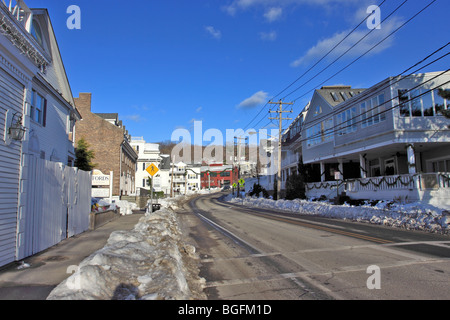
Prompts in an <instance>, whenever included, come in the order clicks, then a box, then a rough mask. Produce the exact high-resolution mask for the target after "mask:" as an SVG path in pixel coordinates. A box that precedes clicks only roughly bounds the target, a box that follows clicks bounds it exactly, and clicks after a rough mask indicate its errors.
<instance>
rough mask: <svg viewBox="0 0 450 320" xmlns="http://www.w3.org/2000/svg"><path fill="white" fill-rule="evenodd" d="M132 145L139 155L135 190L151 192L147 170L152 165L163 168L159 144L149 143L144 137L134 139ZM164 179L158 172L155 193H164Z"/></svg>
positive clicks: (154, 185) (154, 180)
mask: <svg viewBox="0 0 450 320" xmlns="http://www.w3.org/2000/svg"><path fill="white" fill-rule="evenodd" d="M130 145H131V147H133V149H134V151H135V152H136V153H137V155H138V159H137V162H136V178H135V190H136V191H137V190H138V189H145V190H147V191H150V185H149V184H148V178H149V177H150V174H149V173H148V172H147V168H148V166H150V165H151V164H152V163H153V164H155V165H156V166H157V167H158V168H160V167H161V161H162V157H161V156H160V152H159V144H156V143H147V142H145V140H144V137H132V138H131V141H130ZM160 171H161V170H160ZM162 177H163V175H162V174H161V172H158V173H156V174H155V175H154V176H153V189H154V191H157V192H158V191H163V183H164V182H163V181H162Z"/></svg>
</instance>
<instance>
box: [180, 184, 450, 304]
mask: <svg viewBox="0 0 450 320" xmlns="http://www.w3.org/2000/svg"><path fill="white" fill-rule="evenodd" d="M221 196H223V194H221V193H218V194H212V195H207V196H202V197H199V198H196V199H194V200H193V201H191V202H190V203H186V204H185V205H184V207H183V210H182V211H180V214H179V217H180V218H181V221H182V225H183V228H186V230H185V231H186V232H187V234H189V239H190V241H192V242H193V244H194V245H195V246H196V247H197V252H198V254H199V256H200V259H201V261H200V263H201V274H200V276H202V277H203V278H205V279H206V289H205V292H206V294H207V295H208V298H209V299H212V300H228V299H239V300H266V299H270V300H297V299H300V300H328V299H338V300H354V299H369V300H372V299H383V300H397V299H407V300H411V299H426V300H427V299H430V300H439V299H449V298H450V283H449V282H450V236H447V235H437V234H431V233H426V232H422V231H407V230H401V229H397V228H391V227H384V226H378V225H371V224H367V223H358V222H349V221H343V220H337V219H326V218H320V217H311V216H305V215H295V214H289V213H284V212H281V211H274V210H262V209H252V208H247V207H244V206H240V205H235V204H231V203H229V202H223V201H221V200H220V197H221Z"/></svg>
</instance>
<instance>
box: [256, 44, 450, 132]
mask: <svg viewBox="0 0 450 320" xmlns="http://www.w3.org/2000/svg"><path fill="white" fill-rule="evenodd" d="M449 45H450V42H447V43H446V44H445V45H443V46H441V47H440V48H439V49H437V50H435V51H434V52H433V53H431V54H429V55H428V56H426V57H425V58H423V59H422V60H420V61H418V62H416V63H415V64H414V65H412V66H411V67H408V68H407V69H405V70H404V71H403V72H401V73H400V74H398V75H396V76H394V77H392V78H393V79H396V80H395V81H393V82H389V83H388V84H387V85H385V86H384V87H383V86H382V87H380V88H378V90H380V91H381V90H384V89H386V88H388V87H390V86H392V85H395V84H396V83H398V82H400V81H401V80H403V79H406V78H408V77H410V76H412V75H413V74H415V73H417V72H418V71H420V70H422V69H424V68H426V67H428V66H430V65H432V64H434V63H436V62H437V61H439V60H441V59H443V58H445V57H446V56H448V55H450V52H447V53H446V54H443V55H442V56H440V57H438V58H436V59H435V60H433V61H431V62H429V63H427V64H426V65H424V66H422V67H420V68H417V69H416V70H414V71H412V72H411V73H410V74H408V75H405V76H403V77H402V75H404V74H405V73H406V72H408V71H410V70H411V69H412V68H414V67H416V66H418V65H420V64H422V63H424V62H425V61H426V60H428V59H430V58H431V57H432V56H434V55H435V54H437V53H438V52H440V51H442V50H443V49H445V48H446V47H448V46H449ZM445 72H447V71H444V72H442V73H441V74H440V75H442V74H443V73H445ZM440 75H438V76H440ZM433 79H434V78H433ZM428 81H430V80H428ZM428 81H427V82H428ZM425 83H426V82H425ZM423 84H424V83H422V84H420V85H418V86H417V87H419V86H421V85H423ZM413 89H414V88H413ZM413 89H412V90H413ZM365 99H366V97H365V95H364V93H362V94H360V95H358V96H356V97H355V101H353V103H355V104H358V103H361V102H362V101H364V100H365ZM393 99H395V98H392V99H390V100H388V101H386V102H385V103H388V102H389V101H392V100H393ZM369 111H372V109H370V110H367V112H369ZM340 112H341V110H338V109H336V110H334V111H333V112H332V113H329V114H327V115H323V116H319V117H317V118H316V119H315V120H314V122H319V121H321V120H323V119H326V118H330V117H334V116H335V115H336V114H338V113H340ZM358 116H359V115H358ZM358 116H356V117H358ZM356 117H353V118H350V119H349V120H352V119H354V118H356ZM263 119H264V118H263ZM263 119H261V120H260V121H259V122H261V121H262V120H263ZM259 122H258V123H259ZM268 124H270V122H269V123H268ZM268 124H267V125H268ZM267 125H266V126H267Z"/></svg>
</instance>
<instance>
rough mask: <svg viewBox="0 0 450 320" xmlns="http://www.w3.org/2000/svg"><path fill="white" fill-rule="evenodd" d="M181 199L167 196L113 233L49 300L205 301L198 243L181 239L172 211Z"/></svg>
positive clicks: (60, 285) (58, 287) (52, 293)
mask: <svg viewBox="0 0 450 320" xmlns="http://www.w3.org/2000/svg"><path fill="white" fill-rule="evenodd" d="M180 199H181V197H178V198H175V199H172V200H164V201H163V202H162V203H161V204H162V208H161V210H159V211H156V212H154V213H152V214H150V213H146V214H145V216H143V217H142V218H141V219H140V220H139V222H138V223H137V224H136V226H135V227H134V229H133V230H132V231H116V232H113V233H112V234H111V236H110V238H109V239H108V242H107V245H106V246H105V247H104V248H102V249H100V250H98V251H97V252H95V253H93V254H92V255H91V256H89V257H88V258H86V259H85V260H84V261H83V262H82V263H81V264H80V265H79V266H78V268H77V271H76V272H75V273H74V274H72V275H71V276H70V277H69V278H67V279H66V280H65V281H63V282H62V283H61V284H59V285H58V286H57V287H56V288H55V289H54V290H53V291H52V292H51V293H50V295H49V296H48V298H47V299H48V300H111V299H118V300H137V299H141V300H189V299H195V300H200V299H205V296H204V294H203V284H204V279H203V278H200V277H198V273H199V271H198V269H197V267H198V266H197V265H198V260H197V259H198V258H197V256H196V253H195V247H193V246H191V245H189V244H186V243H184V242H183V240H182V237H181V231H180V228H179V225H178V222H177V218H176V215H175V213H174V210H173V209H175V208H176V207H177V200H180ZM122 205H124V204H122Z"/></svg>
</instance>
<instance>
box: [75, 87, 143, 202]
mask: <svg viewBox="0 0 450 320" xmlns="http://www.w3.org/2000/svg"><path fill="white" fill-rule="evenodd" d="M74 101H75V105H76V107H77V109H78V111H79V112H80V114H81V116H82V118H83V119H82V120H81V121H78V122H77V123H76V125H75V132H76V133H75V137H76V143H78V141H79V140H81V139H82V138H84V140H85V141H86V142H87V143H88V144H89V145H90V149H91V150H93V151H94V152H95V158H94V160H93V163H95V164H96V167H95V168H96V169H98V170H100V171H102V172H103V173H104V174H109V172H110V171H113V172H114V180H113V195H115V196H118V195H121V189H120V177H121V172H120V169H121V157H120V154H121V150H122V143H123V142H124V131H125V130H124V128H123V127H122V128H120V127H117V126H115V125H113V124H111V123H109V122H108V121H106V120H104V119H102V118H101V117H99V116H98V115H96V114H94V113H92V112H91V101H92V94H91V93H80V94H79V97H78V98H74ZM136 157H137V155H136ZM125 158H128V159H129V160H127V162H126V163H125V160H124V159H125ZM122 159H123V160H122V172H123V171H124V168H127V169H128V170H129V171H131V175H132V177H133V178H134V175H135V167H136V165H135V164H136V160H133V155H132V156H131V157H130V156H128V157H125V156H124V157H122ZM122 193H123V194H125V192H123V190H122Z"/></svg>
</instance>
